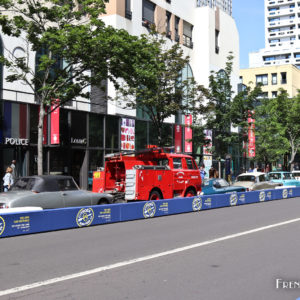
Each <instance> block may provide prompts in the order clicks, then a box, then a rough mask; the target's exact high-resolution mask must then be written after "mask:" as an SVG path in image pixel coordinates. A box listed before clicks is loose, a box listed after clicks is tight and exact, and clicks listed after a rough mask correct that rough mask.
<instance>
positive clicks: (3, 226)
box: [0, 187, 300, 238]
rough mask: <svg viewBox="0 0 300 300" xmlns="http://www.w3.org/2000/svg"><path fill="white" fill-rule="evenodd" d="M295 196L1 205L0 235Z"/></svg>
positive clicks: (295, 193) (297, 192)
mask: <svg viewBox="0 0 300 300" xmlns="http://www.w3.org/2000/svg"><path fill="white" fill-rule="evenodd" d="M299 196H300V187H299V188H288V189H287V188H284V189H274V190H264V191H255V192H246V193H233V194H222V195H209V196H197V197H190V198H175V199H166V200H158V201H141V202H134V203H124V204H112V205H100V206H90V207H71V208H60V209H47V210H42V211H32V212H28V211H27V212H19V213H5V209H3V210H0V238H1V237H9V236H17V235H23V234H31V233H38V232H45V231H53V230H61V229H68V228H79V227H87V226H93V225H101V224H107V223H115V222H122V221H130V220H138V219H147V218H153V217H160V216H165V215H172V214H180V213H186V212H193V211H202V210H207V209H213V208H220V207H228V206H236V205H243V204H250V203H259V202H265V201H272V200H279V199H287V198H292V197H299Z"/></svg>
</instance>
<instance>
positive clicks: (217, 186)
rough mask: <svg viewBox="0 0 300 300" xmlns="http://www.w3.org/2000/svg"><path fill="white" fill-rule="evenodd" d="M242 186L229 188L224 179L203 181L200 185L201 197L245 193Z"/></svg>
mask: <svg viewBox="0 0 300 300" xmlns="http://www.w3.org/2000/svg"><path fill="white" fill-rule="evenodd" d="M245 191H246V188H245V187H242V186H231V185H230V184H229V183H228V182H227V181H226V180H225V179H222V178H210V179H204V181H203V183H202V193H201V194H202V195H212V194H228V193H234V192H245Z"/></svg>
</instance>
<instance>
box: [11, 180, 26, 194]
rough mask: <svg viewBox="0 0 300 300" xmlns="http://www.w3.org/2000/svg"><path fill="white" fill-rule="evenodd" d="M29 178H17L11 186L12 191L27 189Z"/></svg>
mask: <svg viewBox="0 0 300 300" xmlns="http://www.w3.org/2000/svg"><path fill="white" fill-rule="evenodd" d="M29 179H30V178H19V179H17V181H16V182H15V183H14V185H13V187H12V189H11V190H12V191H20V190H23V191H24V190H28V187H27V184H28V181H29Z"/></svg>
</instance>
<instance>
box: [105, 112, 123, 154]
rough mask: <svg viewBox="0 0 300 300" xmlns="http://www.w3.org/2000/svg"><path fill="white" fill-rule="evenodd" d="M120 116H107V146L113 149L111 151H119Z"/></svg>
mask: <svg viewBox="0 0 300 300" xmlns="http://www.w3.org/2000/svg"><path fill="white" fill-rule="evenodd" d="M119 128H120V125H119V118H117V117H115V116H106V122H105V132H106V139H105V147H106V148H109V149H111V152H114V151H119V141H120V138H119Z"/></svg>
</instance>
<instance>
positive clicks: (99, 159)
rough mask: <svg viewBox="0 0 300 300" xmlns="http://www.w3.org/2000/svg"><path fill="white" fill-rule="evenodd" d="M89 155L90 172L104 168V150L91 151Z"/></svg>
mask: <svg viewBox="0 0 300 300" xmlns="http://www.w3.org/2000/svg"><path fill="white" fill-rule="evenodd" d="M89 154H90V155H89V158H90V159H89V172H90V171H97V170H98V169H99V168H103V167H104V164H103V150H90V152H89Z"/></svg>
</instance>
